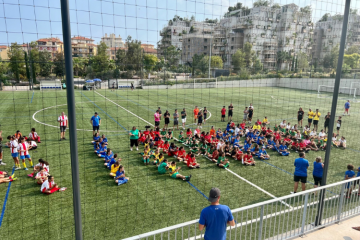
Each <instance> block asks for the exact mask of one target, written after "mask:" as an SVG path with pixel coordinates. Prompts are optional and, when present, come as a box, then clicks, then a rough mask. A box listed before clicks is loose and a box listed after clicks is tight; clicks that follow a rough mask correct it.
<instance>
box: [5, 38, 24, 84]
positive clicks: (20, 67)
mask: <svg viewBox="0 0 360 240" xmlns="http://www.w3.org/2000/svg"><path fill="white" fill-rule="evenodd" d="M8 57H9V60H10V64H9V67H10V70H11V71H12V73H13V74H14V77H15V80H16V81H17V82H19V81H20V78H23V77H24V76H25V73H26V70H25V67H24V65H25V59H24V51H23V50H22V49H21V46H20V45H18V44H17V43H14V44H11V46H10V49H9V51H8Z"/></svg>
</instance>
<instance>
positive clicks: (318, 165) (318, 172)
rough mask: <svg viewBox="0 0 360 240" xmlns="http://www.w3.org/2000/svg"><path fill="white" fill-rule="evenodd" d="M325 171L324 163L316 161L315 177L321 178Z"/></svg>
mask: <svg viewBox="0 0 360 240" xmlns="http://www.w3.org/2000/svg"><path fill="white" fill-rule="evenodd" d="M323 171H324V168H323V166H322V163H320V162H314V170H313V175H314V176H315V177H319V178H321V177H322V176H323Z"/></svg>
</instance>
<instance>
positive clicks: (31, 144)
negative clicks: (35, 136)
mask: <svg viewBox="0 0 360 240" xmlns="http://www.w3.org/2000/svg"><path fill="white" fill-rule="evenodd" d="M29 145H30V146H31V147H37V144H36V142H35V141H31V142H30V144H29Z"/></svg>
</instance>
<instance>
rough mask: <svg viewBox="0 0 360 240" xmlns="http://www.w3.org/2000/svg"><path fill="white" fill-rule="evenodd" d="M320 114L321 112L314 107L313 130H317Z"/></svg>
mask: <svg viewBox="0 0 360 240" xmlns="http://www.w3.org/2000/svg"><path fill="white" fill-rule="evenodd" d="M320 116H321V113H320V112H319V109H316V111H315V112H314V129H315V131H317V130H318V124H319V120H320Z"/></svg>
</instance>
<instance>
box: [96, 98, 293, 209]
mask: <svg viewBox="0 0 360 240" xmlns="http://www.w3.org/2000/svg"><path fill="white" fill-rule="evenodd" d="M95 93H97V94H98V95H100V96H102V97H103V98H105V99H106V100H108V101H110V102H112V103H113V104H115V105H116V106H118V107H120V108H122V109H124V110H125V111H127V112H128V113H130V114H132V115H134V116H135V117H137V118H139V119H141V120H143V121H144V122H146V123H147V124H149V125H151V126H153V127H154V125H153V124H151V123H150V122H148V121H146V120H145V119H143V118H141V117H139V116H138V115H136V114H135V113H132V112H130V111H129V110H127V109H126V108H124V107H122V106H120V105H119V104H117V103H116V102H114V101H112V100H110V99H108V98H107V97H105V96H103V95H101V94H100V93H98V92H97V91H95ZM210 117H211V115H209V118H210ZM174 139H175V140H177V139H176V138H174ZM226 170H227V171H228V172H230V173H232V174H233V175H235V176H236V177H238V178H240V179H241V180H243V181H245V182H247V183H248V184H250V185H251V186H253V187H255V188H257V189H258V190H260V191H262V192H264V193H265V194H267V195H269V196H270V197H272V198H275V199H276V198H277V197H275V196H274V195H272V194H271V193H269V192H267V191H265V190H264V189H262V188H260V187H259V186H257V185H255V184H254V183H252V182H250V181H248V180H246V179H245V178H243V177H241V176H239V175H238V174H236V173H234V172H233V171H231V170H229V169H226ZM281 203H283V204H284V205H286V206H287V207H289V208H290V209H292V207H291V206H290V205H289V204H287V203H286V202H284V201H281Z"/></svg>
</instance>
